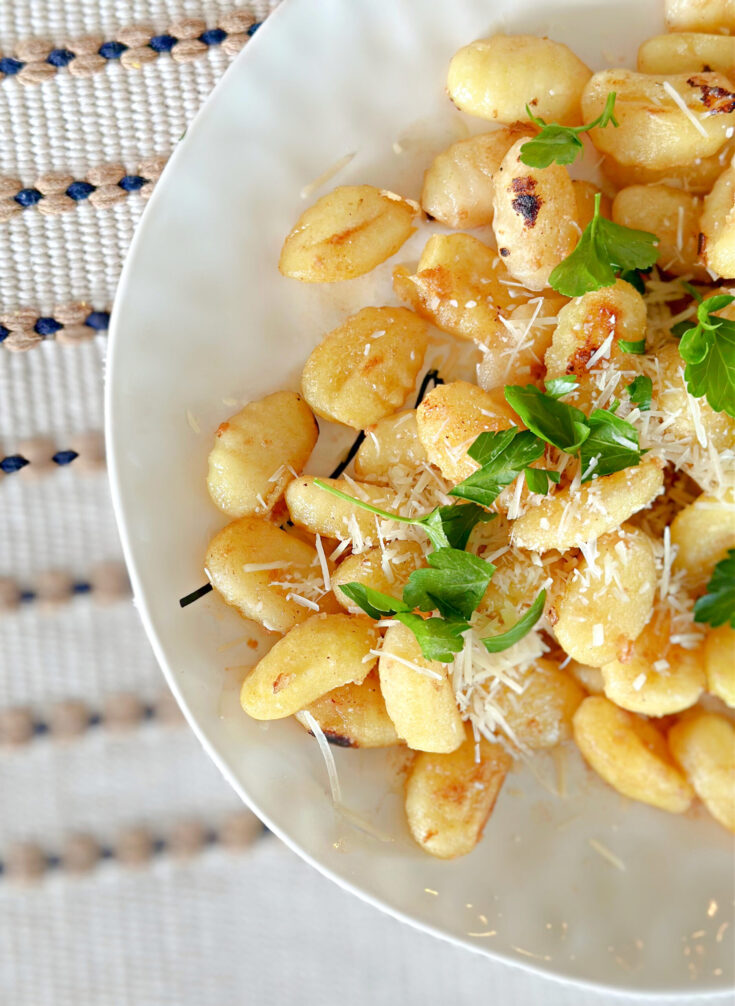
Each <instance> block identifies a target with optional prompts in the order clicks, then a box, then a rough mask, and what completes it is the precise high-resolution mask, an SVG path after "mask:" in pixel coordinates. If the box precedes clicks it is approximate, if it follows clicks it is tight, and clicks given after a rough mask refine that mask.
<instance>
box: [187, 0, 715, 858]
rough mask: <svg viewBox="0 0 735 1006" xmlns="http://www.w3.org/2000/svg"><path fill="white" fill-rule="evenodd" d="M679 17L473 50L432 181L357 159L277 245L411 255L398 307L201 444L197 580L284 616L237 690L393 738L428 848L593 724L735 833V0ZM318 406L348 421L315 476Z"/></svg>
mask: <svg viewBox="0 0 735 1006" xmlns="http://www.w3.org/2000/svg"><path fill="white" fill-rule="evenodd" d="M666 15H667V22H668V28H669V32H668V33H667V34H662V35H660V36H657V37H655V38H652V39H648V40H647V41H645V42H644V43H643V44H642V45H641V47H640V49H639V53H638V69H637V70H636V71H632V70H627V69H606V70H602V71H599V72H595V73H593V72H592V70H590V69H589V68H588V67H587V66H586V65H585V64H584V63H583V62H582V61H581V60H580V59H578V58H577V56H576V55H575V54H574V53H573V52H572V51H571V50H570V49H569V48H568V47H567V46H566V45H564V44H563V43H561V42H557V41H552V40H550V39H548V38H537V37H532V36H528V35H515V36H508V35H495V36H493V37H491V38H485V39H481V40H478V41H475V42H472V43H471V44H469V45H467V46H465V47H464V48H463V49H461V50H460V51H459V52H457V53H456V54H455V56H454V57H453V59H452V60H451V63H450V65H449V69H448V76H447V91H448V95H449V99H451V101H452V102H454V104H455V105H456V106H457V108H458V109H460V111H461V112H463V113H466V115H467V116H471V117H474V118H475V119H476V120H484V124H483V128H482V131H477V127H479V125H480V122H479V121H478V122H477V123H476V127H475V131H474V132H472V135H468V136H467V137H466V138H464V139H461V140H458V141H457V142H455V143H453V144H452V145H451V146H450V147H449V148H448V149H446V150H444V151H443V152H441V153H439V154H438V156H436V157H435V159H434V160H433V161H432V163H430V164H428V165H427V168H426V172H425V176H424V181H423V188H422V191H421V192H420V193H412V194H411V195H412V196H415V197H418V198H411V197H409V196H408V195H398V194H396V193H393V192H389V191H385V190H380V189H378V188H375V187H373V186H371V185H369V184H363V185H344V186H338V187H337V188H335V189H334V190H333V191H331V192H329V193H328V194H327V195H324V196H323V197H322V198H320V199H318V200H317V201H316V202H315V203H314V205H312V206H311V207H310V208H309V209H307V210H306V212H304V213H303V215H302V216H301V217H300V219H299V220H298V221H297V222H296V224H295V226H294V228H293V230H292V231H291V232H290V234H288V236H287V237H286V239H285V243H284V245H283V249H282V252H281V257H280V262H279V268H280V271H281V273H282V274H283V275H284V276H287V277H291V278H292V279H293V280H296V281H300V282H303V283H325V284H326V283H342V282H345V281H349V280H352V279H354V278H356V277H359V276H362V275H364V274H366V273H368V272H370V271H371V270H373V269H374V268H375V267H377V266H378V265H380V264H381V263H383V262H385V261H386V260H387V259H389V258H391V257H392V256H396V260H395V263H394V265H395V268H394V270H393V293H394V295H393V296H392V297H390V298H389V299H390V301H391V303H389V304H384V305H377V306H365V307H363V308H362V309H361V310H359V311H358V312H357V313H356V314H353V315H352V316H351V317H348V318H346V319H345V320H344V321H343V323H342V324H341V325H339V326H338V327H337V328H336V329H334V330H333V331H331V332H329V333H328V334H326V335H325V336H324V338H323V340H322V341H321V343H320V344H319V345H318V346H317V347H316V349H315V350H314V351H313V352H312V353H311V355H310V356H309V358H308V360H307V361H306V363H305V365H304V369H303V373H302V378H301V389H300V391H299V392H295V391H290V390H283V391H276V392H275V393H273V394H269V395H267V396H266V397H264V398H262V399H260V400H258V401H252V402H250V403H249V404H247V405H245V407H244V408H243V409H242V410H241V411H240V412H238V413H237V414H236V415H233V416H231V417H230V418H229V419H227V420H226V421H225V422H223V423H222V424H221V425H220V426H219V428H218V429H217V431H216V436H215V441H214V446H213V448H212V450H211V453H210V455H209V473H208V479H207V485H208V488H209V493H210V495H211V498H212V500H213V502H214V503H215V505H216V506H217V507H218V508H219V509H220V510H221V511H222V512H223V513H224V514H225V515H227V517H228V518H229V520H230V523H228V524H227V525H226V526H225V527H223V528H222V530H220V531H219V532H218V533H217V534H216V535H215V536H214V538H213V539H212V541H211V542H210V544H209V547H208V549H207V553H206V559H205V570H206V574H207V577H208V579H209V581H210V583H211V585H212V587H213V588H214V590H215V591H216V592H217V593H218V594H219V595H220V597H221V598H222V600H223V601H224V602H225V603H227V604H228V605H231V606H232V607H233V608H235V609H236V610H237V611H238V612H239V613H240V615H242V616H243V618H245V619H248V620H252V621H254V622H257V623H259V624H260V625H261V626H262V627H264V628H265V629H266V630H268V631H269V632H270V633H272V634H273V638H274V642H273V645H272V648H271V649H270V650H269V651H268V652H267V653H266V654H265V655H264V656H263V657H262V658H261V659H259V660H258V661H257V663H255V665H254V666H252V667H251V668H249V669H248V671H247V673H246V675H245V677H244V681H243V684H242V690H241V704H242V708H243V709H244V711H245V712H246V713H247V714H248V715H249V716H251V717H254V718H255V719H258V720H274V719H280V718H284V717H292V716H293V717H295V719H296V720H297V721H298V722H299V723H300V724H301V725H302V727H304V728H305V729H306V730H307V731H309V732H310V733H311V734H313V735H314V736H315V737H316V739H317V741H318V742H319V744H320V746H321V747H322V750H323V751H325V752H326V757H327V759H328V767H329V768H330V779H333V777H334V771H335V769H334V762H333V761H332V763H331V764H330V759H332V755H331V751H330V749H329V748H328V746H327V745H328V744H333V745H337V746H340V747H349V748H377V747H388V746H396V745H400V746H402V747H403V748H404V749H405V750H406V751H407V753H410V761H409V762H408V767H407V777H406V788H405V808H406V817H407V822H408V827H409V830H410V832H411V835H412V836H413V838H414V839H415V841H416V842H417V843H418V844H419V845H420V846H421V847H422V848H423V849H424V850H425V851H426V852H428V853H430V854H431V855H434V856H438V857H442V858H451V857H455V856H460V855H464V854H466V853H469V852H470V851H471V850H472V849H473V848H474V847H475V845H476V844H477V842H478V840H479V839H480V837H481V835H482V831H483V828H484V826H485V824H486V821H487V819H488V817H489V815H490V813H491V811H492V809H493V806H494V804H495V802H496V800H497V799H498V797H499V794H500V793H501V790H502V787H503V782H504V779H505V777H506V775H507V773H508V772H509V770H510V769H511V766H512V765H513V762H514V759H522V760H526V759H528V758H531V757H533V753H534V752H536V751H540V750H548V749H551V748H554V747H556V746H557V745H562V744H565V743H569V742H574V743H576V746H577V747H578V749H579V751H580V752H581V754H582V756H583V757H584V759H585V760H586V762H587V763H588V765H589V766H590V768H591V769H592V770H593V771H594V772H596V773H597V774H598V775H599V776H601V777H602V779H603V780H605V782H606V783H608V784H609V785H610V786H612V787H614V788H615V789H616V790H617V791H618V792H620V793H622V794H624V795H625V796H627V797H629V798H630V799H632V800H638V801H642V802H643V803H646V804H650V805H652V806H654V807H657V808H659V809H661V810H662V811H668V812H670V813H675V814H680V813H683V812H685V811H687V810H688V809H689V808H690V807H692V805H693V804H694V803H695V801H696V800H699V801H700V803H701V804H702V805H703V806H704V808H706V810H707V811H708V812H709V813H710V814H711V815H712V816H713V817H714V818H715V819H716V820H717V821H719V822H720V823H721V824H722V825H723V826H724V827H726V828H729V829H730V830H733V831H735V728H734V727H733V715H732V713H731V710H732V709H735V296H733V295H732V293H731V292H730V290H729V287H728V281H730V280H735V167H734V166H731V160H732V159H733V156H734V155H735V9H734V5H733V4H732V3H731V2H730V0H711V2H709V3H706V4H705V3H702V2H701V0H667V3H666ZM465 121H469V120H468V119H465ZM585 165H586V166H587V169H589V168H590V166H591V167H592V168H594V170H595V171H596V172H597V174H596V176H595V177H596V179H597V180H596V181H591V180H587V179H584V178H582V177H577V174H579V173H580V172H578V170H577V169H578V168H579V167H580V166H582V167H583V171H582V172H581V173H584V166H585ZM587 174H590V171H589V170H587ZM417 228H421V229H425V230H426V234H427V241H426V243H425V246H424V248H423V251H422V253H421V255H420V258H419V260H418V262H415V261H414V262H403V261H401V259H400V254H399V253H400V250H401V248H402V246H403V245H404V243H405V242H406V241H407V239H408V238H409V237H410V236H411V235H412V234H414V233H415V232H416V230H417ZM450 344H451V346H457V347H459V348H458V350H457V352H454V350H452V351H451V352H449V353H448V352H447V346H449V345H450ZM442 354H443V356H442ZM439 357H441V362H440V363H439V364H437V359H438V358H439ZM427 371H429V373H428V375H427ZM425 375H427V376H426V379H424V380H423V381H422V378H424V376H425ZM419 385H420V386H421V393H420V395H419V398H418V400H417V401H416V404H415V405H414V404H413V402H414V399H415V397H416V390H417V386H419ZM432 385H433V386H432ZM325 422H326V423H327V424H337V425H338V426H341V427H343V428H344V427H346V428H348V429H350V430H353V431H355V433H356V434H357V435H358V438H357V441H356V443H355V449H354V450H353V452H351V456H350V458H349V463H347V462H345V463H343V464H340V465H339V466H338V467H337V469H336V470H335V471H334V472H332V474H331V476H327V475H326V473H325V475H324V477H320V476H319V475H315V474H304V472H305V470H307V468H308V463H309V459H310V456H311V455H312V452H313V450H314V447H315V445H316V443H317V438H318V437H319V435H320V430H319V423H322V424H324V423H325ZM355 757H357V756H355Z"/></svg>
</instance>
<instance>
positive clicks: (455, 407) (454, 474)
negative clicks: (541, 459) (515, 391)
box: [416, 381, 519, 484]
mask: <svg viewBox="0 0 735 1006" xmlns="http://www.w3.org/2000/svg"><path fill="white" fill-rule="evenodd" d="M514 424H515V425H519V420H518V417H517V416H516V415H515V413H514V412H513V410H512V409H511V407H510V406H509V405H508V403H507V402H506V401H505V397H504V395H503V394H502V391H494V392H492V391H483V390H482V388H478V387H477V385H476V384H468V383H467V382H466V381H452V383H451V384H440V385H438V386H437V387H436V388H434V389H433V390H432V391H430V392H429V394H428V395H427V396H426V398H424V400H423V402H422V403H421V404H420V405H419V407H418V409H417V410H416V425H417V427H418V432H419V439H420V440H421V443H422V444H423V445H424V450H425V451H426V456H427V457H428V459H429V461H430V462H431V464H433V465H436V467H437V468H438V469H439V471H440V472H441V473H442V475H443V476H444V478H446V479H448V480H449V481H450V482H453V483H455V484H456V483H458V482H461V481H462V480H463V479H466V478H467V476H468V475H471V474H472V472H473V471H475V470H476V469H477V467H478V465H477V462H476V461H473V460H472V458H470V457H469V456H468V454H467V451H468V449H469V448H470V447H471V445H472V443H473V442H474V441H475V440H476V439H477V437H478V436H479V435H480V434H481V433H483V432H486V431H497V430H507V429H508V428H509V427H511V426H513V425H514Z"/></svg>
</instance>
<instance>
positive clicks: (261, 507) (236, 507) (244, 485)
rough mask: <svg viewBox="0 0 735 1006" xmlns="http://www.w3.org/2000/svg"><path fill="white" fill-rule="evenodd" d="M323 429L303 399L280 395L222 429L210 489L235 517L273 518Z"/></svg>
mask: <svg viewBox="0 0 735 1006" xmlns="http://www.w3.org/2000/svg"><path fill="white" fill-rule="evenodd" d="M318 433H319V429H318V427H317V424H316V422H315V420H314V417H313V415H312V414H311V410H310V409H309V407H308V405H307V404H306V403H305V402H304V400H303V398H302V397H301V395H297V394H296V393H295V392H293V391H276V392H275V393H274V394H272V395H267V396H266V397H265V398H261V399H260V401H257V402H250V404H249V405H246V406H245V408H244V409H242V410H241V411H240V412H238V413H237V414H236V415H234V416H230V418H229V419H228V420H226V422H224V423H220V425H219V426H218V427H217V433H216V439H215V442H214V447H213V448H212V450H211V451H210V454H209V474H208V475H207V488H208V489H209V495H210V496H211V497H212V500H213V501H214V503H215V504H216V505H217V506H218V507H219V508H220V510H224V512H225V513H226V514H228V515H229V516H230V517H244V516H245V515H246V514H266V513H270V511H271V510H272V509H273V507H274V506H275V505H276V503H277V502H278V500H279V499H280V498H281V496H282V495H283V490H284V489H285V488H286V485H287V484H288V483H289V482H290V481H291V479H292V478H294V476H295V475H298V474H299V473H300V472H301V471H302V470H303V468H304V465H305V464H306V462H307V461H308V460H309V455H310V454H311V452H312V451H313V449H314V445H315V444H316V438H317V435H318Z"/></svg>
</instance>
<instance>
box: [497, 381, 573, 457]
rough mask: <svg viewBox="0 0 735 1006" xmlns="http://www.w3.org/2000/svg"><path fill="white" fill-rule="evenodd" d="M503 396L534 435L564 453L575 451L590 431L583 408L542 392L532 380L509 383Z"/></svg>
mask: <svg viewBox="0 0 735 1006" xmlns="http://www.w3.org/2000/svg"><path fill="white" fill-rule="evenodd" d="M505 400H506V401H507V403H508V405H510V407H511V408H512V409H513V410H514V411H515V412H517V413H518V415H519V416H520V417H521V419H522V420H523V422H524V423H525V424H526V426H527V427H528V429H529V430H531V431H532V432H533V433H535V434H536V436H537V437H541V439H542V440H545V441H546V442H547V443H549V444H553V445H554V447H558V448H559V450H562V451H566V453H567V454H576V453H577V451H578V450H579V448H580V445H581V444H582V443H584V441H585V440H586V439H587V436H588V435H589V429H588V427H587V425H586V423H587V417H586V416H585V414H584V412H582V411H581V410H580V409H575V408H574V406H573V405H567V404H566V403H565V402H560V401H559V400H558V399H557V398H554V397H553V396H552V395H547V394H545V393H544V392H543V391H540V390H539V389H538V388H537V387H535V386H534V385H533V384H527V385H526V386H525V387H523V386H522V385H519V384H512V385H508V386H507V387H506V389H505ZM539 456H540V455H539Z"/></svg>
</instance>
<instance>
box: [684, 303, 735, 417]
mask: <svg viewBox="0 0 735 1006" xmlns="http://www.w3.org/2000/svg"><path fill="white" fill-rule="evenodd" d="M733 301H735V297H731V296H730V295H729V294H716V295H715V296H714V297H708V298H707V300H704V301H702V303H701V304H700V305H699V307H698V308H697V325H696V326H694V327H691V326H690V327H689V328H688V329H687V331H686V332H685V333H684V334H683V335H682V337H681V341H680V342H679V354H680V355H681V358H682V359H683V360H684V362H685V363H686V367H685V368H684V380H685V382H686V386H687V390H688V391H689V393H690V394H691V395H694V397H695V398H702V397H706V399H707V401H708V402H709V404H710V405H711V406H712V408H713V409H714V410H715V412H725V413H727V415H728V416H731V417H732V418H734V419H735V322H733V321H729V320H728V319H726V318H718V317H717V316H716V315H715V314H714V312H715V311H721V310H722V308H723V307H727V305H728V304H732V303H733Z"/></svg>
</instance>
